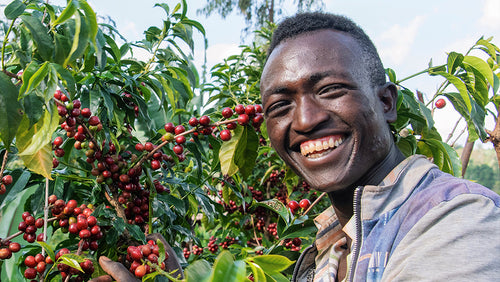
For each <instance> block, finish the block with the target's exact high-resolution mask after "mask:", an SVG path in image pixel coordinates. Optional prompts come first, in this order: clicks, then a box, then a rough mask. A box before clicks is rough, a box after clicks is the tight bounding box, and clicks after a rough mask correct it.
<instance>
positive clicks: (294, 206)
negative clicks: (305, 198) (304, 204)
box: [288, 201, 300, 212]
mask: <svg viewBox="0 0 500 282" xmlns="http://www.w3.org/2000/svg"><path fill="white" fill-rule="evenodd" d="M288 207H289V208H290V209H291V210H292V212H295V211H296V210H298V209H299V207H300V206H299V203H297V201H290V202H288Z"/></svg>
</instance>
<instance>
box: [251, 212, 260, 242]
mask: <svg viewBox="0 0 500 282" xmlns="http://www.w3.org/2000/svg"><path fill="white" fill-rule="evenodd" d="M250 220H251V221H252V229H253V236H254V237H255V242H257V246H259V247H260V242H259V237H257V232H255V224H254V223H253V214H252V215H251V216H250Z"/></svg>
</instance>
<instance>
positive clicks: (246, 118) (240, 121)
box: [238, 114, 250, 125]
mask: <svg viewBox="0 0 500 282" xmlns="http://www.w3.org/2000/svg"><path fill="white" fill-rule="evenodd" d="M249 121H250V117H249V116H248V115H247V114H241V115H239V116H238V124H239V125H247V124H248V122H249Z"/></svg>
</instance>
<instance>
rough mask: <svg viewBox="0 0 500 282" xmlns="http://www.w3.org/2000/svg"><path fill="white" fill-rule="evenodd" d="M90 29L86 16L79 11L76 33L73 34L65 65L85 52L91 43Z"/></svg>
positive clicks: (76, 19)
mask: <svg viewBox="0 0 500 282" xmlns="http://www.w3.org/2000/svg"><path fill="white" fill-rule="evenodd" d="M89 31H90V30H89V26H88V25H87V21H86V20H85V17H84V16H83V15H81V14H80V12H79V11H77V12H76V13H75V34H74V35H73V44H72V45H71V50H70V51H69V55H68V57H66V60H65V61H64V66H66V65H67V64H70V63H71V62H73V61H75V60H76V59H78V58H80V57H81V56H82V55H83V54H84V52H85V48H86V47H87V45H88V44H89V39H90V38H89Z"/></svg>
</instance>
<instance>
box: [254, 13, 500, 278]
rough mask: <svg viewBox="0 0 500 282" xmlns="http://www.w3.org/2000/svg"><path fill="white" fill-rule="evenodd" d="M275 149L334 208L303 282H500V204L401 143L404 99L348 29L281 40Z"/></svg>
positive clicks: (318, 20) (267, 82)
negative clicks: (397, 138)
mask: <svg viewBox="0 0 500 282" xmlns="http://www.w3.org/2000/svg"><path fill="white" fill-rule="evenodd" d="M261 95H262V103H263V106H264V115H265V118H266V124H267V129H268V133H269V139H270V140H271V144H272V146H273V147H274V148H275V150H276V152H277V153H278V154H279V155H280V157H281V158H282V159H283V160H284V161H285V162H286V163H287V164H288V165H289V166H290V167H291V168H292V169H293V170H294V171H295V172H296V173H297V174H299V175H300V176H302V177H303V178H304V179H305V180H306V181H307V182H308V183H309V184H310V185H311V187H313V188H315V189H316V190H319V191H322V192H328V195H329V197H330V200H331V202H332V207H331V208H329V209H327V210H326V211H325V212H323V213H322V214H321V215H319V216H318V217H317V218H316V219H315V222H316V224H317V226H318V234H317V238H316V241H315V243H314V244H313V245H312V246H311V247H309V248H307V249H306V250H305V251H304V252H303V254H302V255H301V257H300V258H299V260H298V261H297V264H296V267H295V270H294V277H293V279H294V281H342V280H344V279H345V280H347V281H381V280H382V281H394V280H399V281H408V280H414V281H422V280H435V281H442V280H444V279H453V280H458V281H460V280H468V281H471V280H472V281H488V280H496V279H498V277H500V263H499V261H500V197H498V195H496V194H495V193H493V192H491V191H490V190H489V189H487V188H484V187H482V186H480V185H478V184H474V183H471V182H468V181H465V180H462V179H458V178H454V177H453V176H451V175H448V174H445V173H443V172H441V171H439V169H438V168H437V167H436V166H435V165H433V164H432V163H430V162H429V161H428V160H427V159H425V158H424V157H422V156H412V157H410V158H406V159H405V157H404V156H403V154H402V153H401V152H400V151H399V149H398V148H397V147H396V145H395V144H394V141H393V137H392V134H391V130H390V128H389V123H391V122H394V121H395V120H396V118H397V113H396V102H397V89H396V86H395V85H394V84H392V83H389V82H386V78H385V72H384V68H383V66H382V63H381V61H380V58H379V56H378V53H377V51H376V49H375V47H374V45H373V43H372V42H371V41H370V39H369V38H368V36H367V35H366V34H365V33H364V32H363V31H362V30H361V29H360V28H359V27H358V26H357V25H356V24H354V23H353V22H352V21H350V20H349V19H347V18H345V17H342V16H336V15H330V14H323V13H306V14H299V15H296V16H295V17H292V18H289V19H286V20H285V21H283V22H282V23H281V24H280V25H279V26H278V28H277V29H276V31H275V33H274V35H273V40H272V42H271V46H270V48H269V52H268V60H267V62H266V65H265V67H264V70H263V73H262V77H261Z"/></svg>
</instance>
